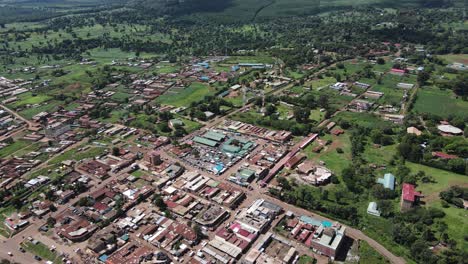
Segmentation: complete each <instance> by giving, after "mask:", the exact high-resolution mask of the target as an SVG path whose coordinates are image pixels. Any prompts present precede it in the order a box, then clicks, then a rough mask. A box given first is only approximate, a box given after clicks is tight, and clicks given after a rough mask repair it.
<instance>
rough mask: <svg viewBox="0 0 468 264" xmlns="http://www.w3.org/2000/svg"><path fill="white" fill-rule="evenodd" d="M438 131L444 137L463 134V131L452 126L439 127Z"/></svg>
mask: <svg viewBox="0 0 468 264" xmlns="http://www.w3.org/2000/svg"><path fill="white" fill-rule="evenodd" d="M437 129H438V130H439V132H440V133H441V134H442V135H450V136H458V135H461V134H463V130H461V129H459V128H458V127H454V126H452V125H439V126H437Z"/></svg>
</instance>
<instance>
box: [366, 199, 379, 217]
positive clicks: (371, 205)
mask: <svg viewBox="0 0 468 264" xmlns="http://www.w3.org/2000/svg"><path fill="white" fill-rule="evenodd" d="M367 213H368V214H370V215H374V216H380V212H379V210H377V203H376V202H370V203H369V206H368V207H367Z"/></svg>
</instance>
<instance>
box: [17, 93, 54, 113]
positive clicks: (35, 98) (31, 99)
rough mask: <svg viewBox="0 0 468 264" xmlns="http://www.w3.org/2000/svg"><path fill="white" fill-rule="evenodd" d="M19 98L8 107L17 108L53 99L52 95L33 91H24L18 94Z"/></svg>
mask: <svg viewBox="0 0 468 264" xmlns="http://www.w3.org/2000/svg"><path fill="white" fill-rule="evenodd" d="M17 97H18V100H17V101H16V102H14V103H11V104H9V105H8V107H10V108H13V109H16V108H18V107H22V106H25V105H28V104H30V105H32V104H40V103H43V102H45V101H48V100H50V99H52V97H50V96H48V95H45V94H38V95H33V94H32V93H31V92H27V93H23V94H20V95H18V96H17Z"/></svg>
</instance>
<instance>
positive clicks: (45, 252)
mask: <svg viewBox="0 0 468 264" xmlns="http://www.w3.org/2000/svg"><path fill="white" fill-rule="evenodd" d="M22 245H23V248H24V249H25V250H26V251H29V252H31V253H32V254H34V255H37V256H39V257H41V258H43V259H45V260H49V261H52V262H53V263H55V264H59V263H63V262H62V260H61V259H60V257H59V256H58V255H57V254H56V253H55V252H53V251H51V250H50V249H49V247H48V246H46V245H44V244H43V243H41V242H39V243H38V244H36V245H34V244H33V243H31V242H29V241H27V242H24V243H22Z"/></svg>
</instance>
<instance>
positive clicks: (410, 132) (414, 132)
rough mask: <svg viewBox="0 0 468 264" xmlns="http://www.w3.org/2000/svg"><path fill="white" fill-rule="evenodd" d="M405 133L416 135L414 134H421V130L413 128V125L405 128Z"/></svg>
mask: <svg viewBox="0 0 468 264" xmlns="http://www.w3.org/2000/svg"><path fill="white" fill-rule="evenodd" d="M406 133H408V134H413V135H416V136H420V135H422V132H421V130H419V129H417V128H415V127H408V128H406Z"/></svg>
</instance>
